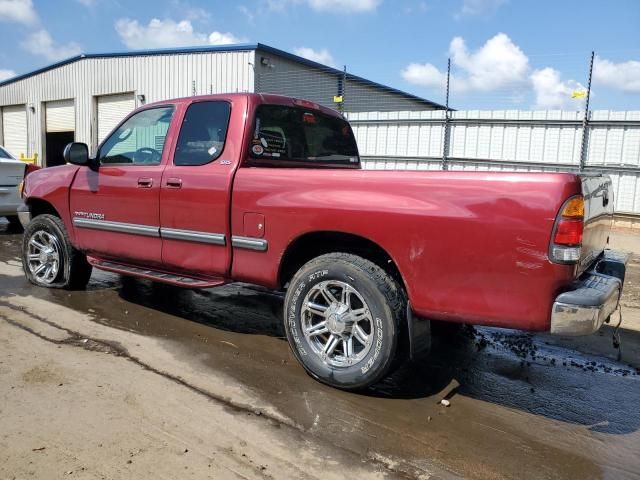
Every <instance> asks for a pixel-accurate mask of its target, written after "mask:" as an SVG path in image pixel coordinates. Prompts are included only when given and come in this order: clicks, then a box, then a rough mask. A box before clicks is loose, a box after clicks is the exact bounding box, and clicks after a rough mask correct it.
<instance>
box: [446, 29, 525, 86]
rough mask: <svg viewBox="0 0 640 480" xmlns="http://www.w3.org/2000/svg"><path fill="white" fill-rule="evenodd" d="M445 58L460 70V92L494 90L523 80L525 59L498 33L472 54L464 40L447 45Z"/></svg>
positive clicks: (459, 38) (509, 40) (502, 34)
mask: <svg viewBox="0 0 640 480" xmlns="http://www.w3.org/2000/svg"><path fill="white" fill-rule="evenodd" d="M449 54H450V55H451V61H452V63H453V64H454V65H456V66H458V67H459V68H460V69H462V70H463V72H464V74H465V75H464V76H463V77H461V78H459V79H458V80H457V83H458V85H457V88H458V89H460V90H483V91H487V90H494V89H497V88H504V87H506V86H510V85H513V84H516V83H521V82H523V81H524V80H525V79H526V75H527V71H528V69H529V59H528V58H527V56H526V55H525V54H524V53H523V52H522V50H520V48H519V47H518V46H517V45H516V44H514V43H513V42H512V41H511V39H510V38H509V37H508V36H507V35H505V34H504V33H498V34H497V35H496V36H494V37H493V38H490V39H489V40H487V42H486V43H485V44H484V45H483V46H482V47H480V48H479V49H478V50H477V51H475V52H471V53H470V52H469V50H468V49H467V47H466V45H465V43H464V40H463V39H462V38H461V37H456V38H454V39H453V40H452V41H451V45H450V46H449Z"/></svg>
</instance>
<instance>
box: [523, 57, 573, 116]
mask: <svg viewBox="0 0 640 480" xmlns="http://www.w3.org/2000/svg"><path fill="white" fill-rule="evenodd" d="M531 84H532V85H533V91H534V93H535V96H536V103H535V107H534V108H537V109H542V110H551V109H563V108H567V107H568V106H569V105H570V104H571V102H572V101H573V102H574V106H575V105H576V100H575V99H572V98H571V93H572V92H573V91H574V90H582V89H583V88H584V87H583V86H582V85H581V84H580V83H578V82H576V81H575V80H566V81H563V80H562V79H561V77H560V72H558V71H557V70H556V69H554V68H551V67H546V68H543V69H540V70H535V71H534V72H533V73H532V74H531ZM580 105H581V104H580Z"/></svg>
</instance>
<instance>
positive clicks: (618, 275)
mask: <svg viewBox="0 0 640 480" xmlns="http://www.w3.org/2000/svg"><path fill="white" fill-rule="evenodd" d="M628 261H629V254H627V253H622V252H616V251H613V250H605V252H604V253H603V255H602V256H601V257H600V259H599V260H598V261H597V262H596V264H595V266H594V267H593V268H592V269H591V270H589V271H588V272H586V273H585V274H583V275H582V277H581V278H580V279H579V280H578V281H577V282H576V283H575V284H574V285H573V287H572V289H571V290H569V291H567V292H564V293H562V294H560V295H558V297H556V301H555V302H554V303H553V307H552V309H551V330H550V331H551V333H553V334H557V335H589V334H591V333H594V332H596V331H598V330H599V329H600V327H601V326H602V324H603V323H604V322H605V321H606V320H607V319H608V318H609V316H610V315H611V314H612V313H613V312H614V311H615V310H616V309H617V308H618V302H619V300H620V294H621V293H622V287H623V284H624V276H625V272H626V268H627V262H628Z"/></svg>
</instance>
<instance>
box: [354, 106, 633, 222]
mask: <svg viewBox="0 0 640 480" xmlns="http://www.w3.org/2000/svg"><path fill="white" fill-rule="evenodd" d="M583 116H584V113H583V112H562V111H516V110H513V111H511V110H500V111H457V112H452V113H451V119H450V124H449V141H448V149H447V152H446V157H447V164H448V168H449V169H450V170H506V171H578V169H579V165H580V156H581V148H582V138H583V127H582V118H583ZM348 117H349V120H350V121H351V124H352V126H353V130H354V133H355V135H356V139H357V141H358V147H359V148H360V153H361V155H362V157H363V158H362V160H363V165H364V167H365V168H371V169H383V170H397V169H399V170H440V169H441V168H442V161H443V156H444V155H443V153H444V152H443V147H444V144H445V126H444V125H445V112H444V111H433V110H431V111H422V112H408V111H407V112H360V113H349V114H348ZM586 133H587V138H586V145H587V150H586V158H585V160H586V164H585V165H586V167H585V169H586V170H587V171H591V172H593V171H596V172H602V173H605V174H608V175H610V176H611V179H612V180H613V184H614V188H615V191H616V210H617V211H619V212H627V213H634V214H640V185H639V182H640V111H628V112H612V111H594V112H591V114H590V118H589V123H588V128H587V132H586Z"/></svg>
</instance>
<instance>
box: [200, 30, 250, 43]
mask: <svg viewBox="0 0 640 480" xmlns="http://www.w3.org/2000/svg"><path fill="white" fill-rule="evenodd" d="M243 42H246V40H245V39H243V38H239V37H236V36H235V35H234V34H232V33H229V32H226V33H225V32H211V33H210V34H209V44H211V45H229V44H232V43H243Z"/></svg>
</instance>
